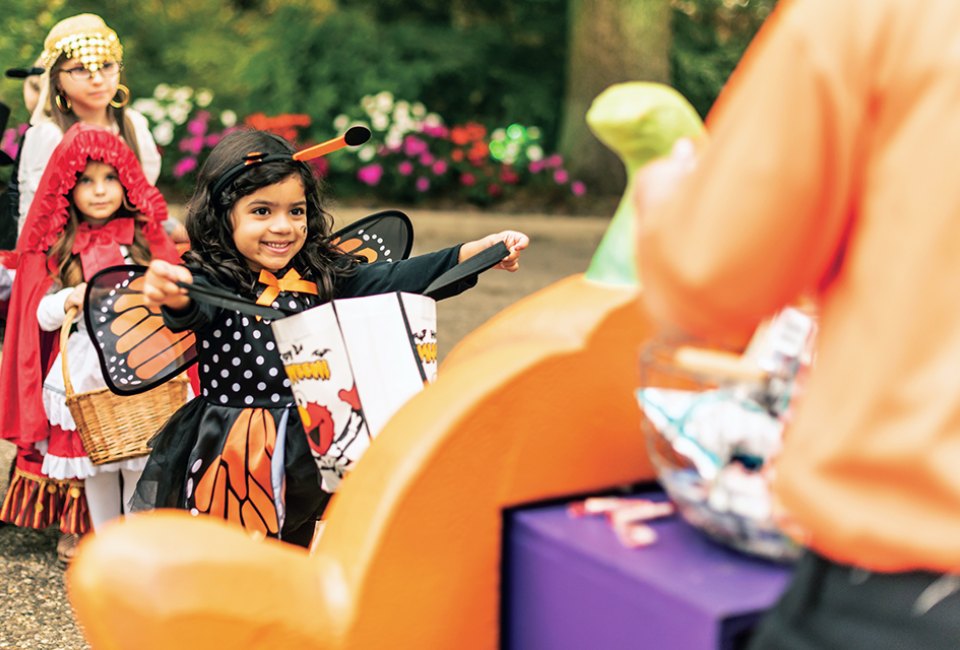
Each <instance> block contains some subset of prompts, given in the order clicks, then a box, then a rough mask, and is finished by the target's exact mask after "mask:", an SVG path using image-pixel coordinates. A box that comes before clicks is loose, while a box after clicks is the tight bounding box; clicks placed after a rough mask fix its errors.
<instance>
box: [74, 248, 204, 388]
mask: <svg viewBox="0 0 960 650" xmlns="http://www.w3.org/2000/svg"><path fill="white" fill-rule="evenodd" d="M146 270H147V269H146V267H144V266H112V267H109V268H106V269H104V270H102V271H100V272H99V273H97V274H96V275H95V276H93V278H91V279H90V281H89V282H88V283H87V294H86V297H85V299H84V309H83V312H84V319H85V320H86V324H87V332H88V333H89V335H90V339H91V340H92V341H93V346H94V348H95V349H96V350H97V356H99V358H100V367H101V368H102V369H103V376H104V379H105V380H106V382H107V386H108V387H109V388H110V390H111V391H113V392H114V393H117V394H119V395H136V394H137V393H142V392H144V391H147V390H150V389H151V388H153V387H155V386H158V385H160V384H162V383H163V382H165V381H167V380H168V379H172V378H173V377H176V376H177V375H179V374H180V373H182V372H183V371H184V370H185V369H186V368H187V367H188V366H189V365H190V364H191V363H193V362H194V361H196V359H197V349H196V338H195V336H194V334H193V332H190V331H187V332H172V331H170V330H169V329H168V328H167V327H166V326H165V325H164V324H163V316H162V315H161V314H160V309H159V308H158V307H147V305H146V303H145V302H144V298H143V281H144V272H145V271H146Z"/></svg>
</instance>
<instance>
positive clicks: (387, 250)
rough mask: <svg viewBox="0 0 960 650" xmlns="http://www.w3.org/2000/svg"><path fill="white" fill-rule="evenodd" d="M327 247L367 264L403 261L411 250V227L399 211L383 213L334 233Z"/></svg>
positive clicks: (406, 217)
mask: <svg viewBox="0 0 960 650" xmlns="http://www.w3.org/2000/svg"><path fill="white" fill-rule="evenodd" d="M330 243H331V244H333V245H334V246H336V247H337V248H339V249H340V250H342V251H343V252H344V253H352V254H353V255H360V256H361V257H364V258H366V260H367V261H368V262H393V261H394V260H405V259H407V258H408V257H410V251H411V250H412V249H413V224H412V223H410V217H408V216H407V215H405V214H404V213H403V212H400V211H399V210H384V211H382V212H376V213H374V214H371V215H369V216H366V217H364V218H363V219H360V220H359V221H354V222H353V223H351V224H350V225H348V226H346V227H344V228H342V229H340V230H338V231H337V232H335V233H333V234H332V235H330Z"/></svg>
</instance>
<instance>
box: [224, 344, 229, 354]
mask: <svg viewBox="0 0 960 650" xmlns="http://www.w3.org/2000/svg"><path fill="white" fill-rule="evenodd" d="M223 351H224V352H229V351H230V344H229V343H224V344H223Z"/></svg>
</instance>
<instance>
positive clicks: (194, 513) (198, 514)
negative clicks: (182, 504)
mask: <svg viewBox="0 0 960 650" xmlns="http://www.w3.org/2000/svg"><path fill="white" fill-rule="evenodd" d="M190 514H191V515H193V516H194V517H199V516H200V511H199V510H197V509H196V508H190Z"/></svg>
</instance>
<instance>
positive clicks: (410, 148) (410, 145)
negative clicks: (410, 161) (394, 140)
mask: <svg viewBox="0 0 960 650" xmlns="http://www.w3.org/2000/svg"><path fill="white" fill-rule="evenodd" d="M426 151H427V143H426V142H424V141H423V140H421V139H420V138H417V137H414V136H412V135H408V136H407V137H406V138H404V140H403V153H405V154H407V156H409V157H410V158H415V157H417V156H419V155H420V154H422V153H425V152H426Z"/></svg>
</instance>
